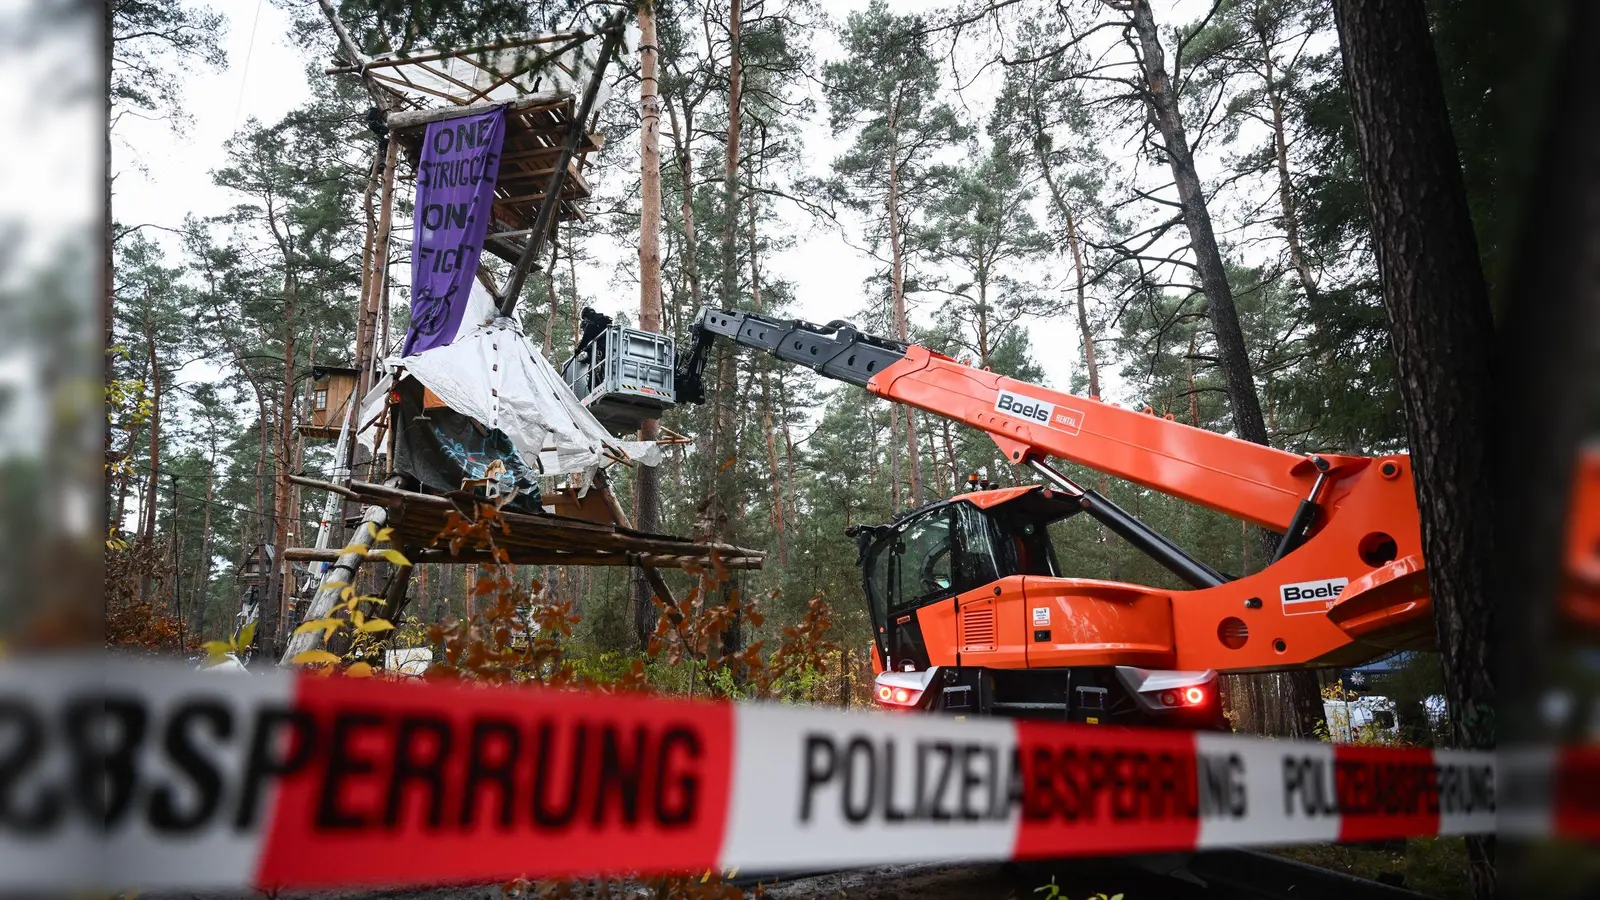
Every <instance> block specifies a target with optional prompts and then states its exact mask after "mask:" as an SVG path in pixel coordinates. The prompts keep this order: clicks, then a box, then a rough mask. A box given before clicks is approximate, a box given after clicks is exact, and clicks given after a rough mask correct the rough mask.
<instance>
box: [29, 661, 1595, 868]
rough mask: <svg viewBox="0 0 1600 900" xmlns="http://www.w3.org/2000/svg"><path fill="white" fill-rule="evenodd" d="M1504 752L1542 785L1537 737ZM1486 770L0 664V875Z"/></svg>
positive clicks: (865, 721)
mask: <svg viewBox="0 0 1600 900" xmlns="http://www.w3.org/2000/svg"><path fill="white" fill-rule="evenodd" d="M1578 762H1580V763H1584V764H1585V765H1587V768H1586V769H1585V770H1584V771H1586V772H1588V773H1589V775H1590V776H1591V777H1590V778H1589V779H1588V780H1587V781H1584V780H1582V779H1578V782H1581V784H1584V785H1588V786H1590V789H1589V790H1588V791H1587V793H1586V794H1584V793H1583V792H1582V791H1581V790H1580V791H1579V794H1580V796H1581V798H1582V800H1583V801H1584V802H1586V803H1587V805H1586V806H1585V805H1583V803H1579V811H1578V813H1575V814H1571V815H1567V816H1566V818H1565V819H1563V817H1562V815H1561V814H1560V812H1559V810H1557V812H1555V813H1551V812H1549V811H1545V812H1543V813H1529V814H1525V815H1523V818H1522V819H1520V820H1515V817H1506V816H1505V814H1504V813H1502V821H1501V826H1502V828H1505V827H1507V826H1508V825H1509V826H1511V827H1513V828H1515V829H1516V830H1519V831H1521V832H1524V833H1541V832H1549V831H1551V830H1553V829H1559V830H1563V831H1567V832H1569V833H1589V834H1594V833H1595V832H1596V830H1597V829H1596V828H1595V822H1596V819H1595V817H1594V815H1593V810H1594V809H1595V808H1596V803H1595V802H1594V800H1595V792H1594V791H1593V789H1592V786H1593V785H1594V783H1595V782H1594V779H1593V777H1592V775H1593V772H1594V771H1595V768H1596V767H1595V762H1596V760H1595V757H1594V756H1593V755H1589V756H1587V757H1584V758H1583V759H1580V760H1578ZM1512 768H1513V769H1514V770H1515V771H1516V772H1517V773H1518V777H1520V778H1523V779H1525V780H1527V781H1528V782H1529V783H1530V784H1532V783H1533V782H1538V783H1539V784H1540V785H1545V786H1546V787H1545V788H1544V793H1545V794H1547V795H1548V794H1550V793H1551V790H1550V789H1549V788H1548V785H1549V784H1551V783H1552V782H1551V781H1550V778H1551V772H1552V771H1553V770H1557V769H1560V768H1561V764H1560V761H1559V760H1554V759H1550V758H1535V757H1526V758H1524V759H1522V760H1520V761H1518V762H1516V764H1515V765H1513V766H1512ZM1578 782H1574V783H1578ZM1528 790H1530V791H1532V792H1533V793H1534V794H1537V793H1538V790H1539V789H1538V788H1537V786H1535V787H1531V788H1528ZM1496 792H1497V785H1496V759H1495V757H1494V755H1492V754H1488V753H1470V752H1458V751H1445V750H1438V751H1433V750H1417V749H1385V748H1370V747H1351V746H1334V745H1329V744H1320V743H1310V742H1290V741H1272V740H1263V739H1257V738H1247V737H1237V736H1232V735H1222V734H1210V733H1202V734H1195V733H1187V732H1177V733H1174V732H1156V731H1144V730H1128V729H1116V728H1097V727H1093V726H1070V725H1053V724H1044V723H1033V722H1008V721H1001V720H982V721H959V720H955V719H949V718H942V717H932V716H920V717H918V716H906V715H887V714H872V713H844V712H834V711H825V710H820V709H808V708H796V707H786V706H771V705H761V704H752V705H731V704H720V703H686V702H681V701H674V700H665V699H657V698H647V697H639V696H614V695H598V694H589V693H577V692H563V691H550V690H535V689H525V688H508V687H494V688H481V687H457V686H442V685H422V684H398V683H387V682H372V681H362V680H355V679H345V678H325V677H316V676H311V675H305V674H293V673H288V672H284V673H277V674H271V675H265V676H231V675H222V674H213V673H197V672H193V671H189V670H186V669H180V668H174V667H171V666H167V665H160V664H150V663H142V662H136V661H129V660H120V661H109V662H97V663H93V664H86V663H85V661H84V660H82V659H78V660H70V661H69V660H57V661H34V662H29V663H26V664H12V665H9V666H3V667H0V888H30V887H56V888H59V887H73V886H78V887H141V888H186V889H206V888H228V887H263V888H265V887H293V888H307V887H328V886H337V885H378V884H386V885H398V884H408V883H440V882H483V881H494V880H506V879H510V878H514V877H518V876H526V877H530V878H553V877H564V876H584V875H600V874H626V873H657V872H682V871H703V870H706V869H721V870H729V869H736V868H737V869H743V870H746V871H751V870H778V869H792V868H803V867H808V866H810V867H819V868H820V867H838V866H849V865H867V864H884V863H895V862H913V861H941V860H1006V859H1027V858H1042V857H1057V856H1067V855H1090V854H1114V853H1134V852H1151V851H1182V850H1191V849H1196V848H1204V847H1216V846H1240V845H1264V844H1288V843H1295V842H1306V841H1355V840H1369V839H1376V838H1388V837H1405V836H1412V835H1435V834H1466V833H1474V832H1490V831H1493V830H1495V827H1496V813H1495V801H1496ZM1559 805H1560V804H1557V806H1559ZM1585 809H1586V810H1588V813H1587V814H1583V810H1585ZM1586 828H1587V831H1586Z"/></svg>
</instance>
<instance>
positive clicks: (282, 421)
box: [256, 254, 299, 661]
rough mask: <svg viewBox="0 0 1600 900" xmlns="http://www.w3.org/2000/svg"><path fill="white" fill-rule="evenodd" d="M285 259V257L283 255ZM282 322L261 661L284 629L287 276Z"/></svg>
mask: <svg viewBox="0 0 1600 900" xmlns="http://www.w3.org/2000/svg"><path fill="white" fill-rule="evenodd" d="M285 256H286V257H287V254H285ZM284 294H285V295H286V296H285V300H284V317H283V318H284V322H283V384H282V386H281V388H282V390H281V393H280V394H279V407H278V422H277V442H276V447H275V448H274V455H275V457H276V458H275V459H274V460H273V490H272V571H271V575H270V576H269V578H268V580H267V594H266V597H265V599H264V600H263V601H262V603H261V626H260V628H259V629H257V632H256V633H257V635H258V637H259V640H260V641H261V648H262V649H263V650H264V651H267V652H265V653H263V655H262V658H263V659H264V660H269V661H270V660H273V659H276V658H277V657H278V656H279V653H278V648H279V647H281V646H282V643H281V642H282V638H283V635H281V634H280V633H279V632H281V631H282V630H283V629H284V626H285V624H286V623H285V621H284V618H285V617H284V596H285V593H286V592H285V591H284V584H285V582H286V581H287V580H288V571H289V564H288V563H286V562H284V560H283V551H284V547H285V546H286V545H287V544H288V540H289V517H290V514H291V513H290V509H289V495H290V493H291V491H290V487H291V485H290V483H289V475H290V468H291V459H292V457H291V453H292V452H293V448H292V445H291V441H292V437H293V434H294V381H295V379H294V364H295V335H294V317H295V308H296V305H297V304H296V302H295V298H296V297H297V296H298V294H299V283H298V280H297V279H296V278H295V277H294V275H293V274H292V273H291V274H290V275H289V276H288V277H286V278H285V279H284Z"/></svg>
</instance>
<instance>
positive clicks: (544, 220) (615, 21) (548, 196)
mask: <svg viewBox="0 0 1600 900" xmlns="http://www.w3.org/2000/svg"><path fill="white" fill-rule="evenodd" d="M622 22H623V18H622V14H621V13H617V14H616V15H613V16H612V17H611V18H610V19H609V20H608V21H607V22H606V27H605V34H606V39H605V43H604V44H602V45H601V47H600V57H599V59H598V60H596V62H595V67H594V72H592V73H591V74H590V75H589V83H588V85H586V86H585V87H584V89H583V102H582V103H580V104H579V105H578V111H577V113H576V114H575V115H574V116H573V118H572V124H571V125H570V126H569V128H570V132H569V134H568V135H567V140H566V143H564V144H563V145H562V147H561V155H560V156H557V157H556V164H555V171H554V172H552V173H550V183H549V184H548V185H547V186H546V187H545V190H544V202H543V203H542V204H540V206H539V214H538V216H537V217H536V218H535V219H534V221H533V234H532V235H530V236H529V237H528V243H527V245H526V246H525V247H523V248H522V257H521V258H520V259H518V260H517V264H516V265H515V266H513V267H512V269H511V276H510V277H509V278H507V279H506V290H505V294H504V295H503V296H501V297H499V298H497V299H498V304H497V305H498V306H499V308H500V314H501V315H503V316H509V315H511V313H512V311H513V310H515V309H516V306H517V297H518V296H519V295H520V294H521V293H522V285H523V284H524V283H525V282H526V281H527V279H528V271H529V270H530V269H532V268H533V263H534V261H535V260H536V259H538V258H539V256H540V254H541V253H542V252H543V250H544V241H545V236H546V235H548V234H549V233H550V226H552V225H554V224H555V219H556V212H557V210H559V209H560V207H561V193H562V191H561V186H562V182H563V181H564V180H565V179H566V177H567V164H568V163H569V162H571V161H572V157H573V155H574V153H576V151H577V145H578V142H579V141H580V140H581V139H582V137H583V135H584V132H585V131H587V130H588V129H586V128H585V127H584V123H585V121H586V120H587V119H588V118H589V113H590V111H591V110H593V109H594V104H595V100H596V99H597V98H598V97H599V94H600V82H601V81H602V80H604V78H605V73H606V66H607V65H608V64H609V63H610V61H611V56H612V54H613V53H615V52H616V49H617V47H618V45H620V44H621V43H622Z"/></svg>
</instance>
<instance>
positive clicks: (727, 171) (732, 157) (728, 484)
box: [711, 0, 744, 656]
mask: <svg viewBox="0 0 1600 900" xmlns="http://www.w3.org/2000/svg"><path fill="white" fill-rule="evenodd" d="M742 3H743V0H731V2H730V3H729V4H728V54H729V58H728V146H727V157H726V161H725V162H724V163H723V170H722V193H723V206H722V209H723V214H724V215H725V217H726V221H725V222H724V223H723V232H722V299H723V302H724V303H725V304H727V305H726V307H725V308H726V309H737V308H739V306H740V305H741V304H739V303H738V301H737V300H736V294H737V293H738V286H739V267H738V255H737V254H738V248H737V244H736V242H735V236H736V235H737V233H738V229H739V129H740V126H741V121H742V118H743V110H742V109H741V106H742V103H743V91H744V86H743V79H744V61H743V59H742V56H741V54H742V52H743V51H742V47H741V46H740V17H741V14H742V10H741V6H742ZM717 374H718V378H717V381H718V388H719V390H718V394H719V396H718V398H717V403H716V415H717V429H716V431H717V434H718V435H719V437H720V439H721V441H722V442H724V443H725V444H726V450H722V449H721V447H720V446H719V451H720V452H719V454H718V455H719V456H725V457H726V459H725V460H723V461H721V462H717V463H716V466H717V468H716V472H715V475H714V478H715V480H716V488H715V490H714V493H713V495H712V496H713V513H712V520H711V521H712V528H713V532H712V533H713V534H714V535H715V536H716V537H715V539H716V540H726V538H727V537H728V529H729V525H730V523H731V521H732V516H733V510H734V509H735V506H736V504H735V498H734V492H735V491H736V490H737V488H736V482H737V478H736V476H735V473H734V471H733V469H734V462H735V461H736V460H737V459H738V454H739V434H738V429H737V423H736V421H735V417H734V406H733V405H734V401H735V399H736V396H735V390H736V388H737V385H736V384H735V381H736V378H737V376H736V373H735V368H734V358H733V355H732V354H731V353H724V354H723V355H722V359H721V360H720V361H719V363H718V366H717ZM720 594H721V596H722V601H723V603H725V604H727V605H730V606H731V605H733V604H734V603H735V602H736V599H737V598H736V593H735V591H734V590H733V582H732V581H731V580H729V581H724V582H723V583H722V585H721V590H720ZM743 625H744V622H743V616H740V615H738V614H737V613H735V614H734V615H733V616H732V618H731V619H730V621H729V623H728V628H727V630H726V631H725V632H723V634H722V651H723V654H724V655H727V656H732V655H733V654H735V653H738V652H739V651H740V650H741V649H743V647H744V634H743V632H744V628H743Z"/></svg>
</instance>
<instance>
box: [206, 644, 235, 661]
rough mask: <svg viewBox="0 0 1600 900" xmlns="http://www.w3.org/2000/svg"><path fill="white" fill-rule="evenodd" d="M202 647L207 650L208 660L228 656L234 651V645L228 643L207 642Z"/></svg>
mask: <svg viewBox="0 0 1600 900" xmlns="http://www.w3.org/2000/svg"><path fill="white" fill-rule="evenodd" d="M200 646H202V647H204V648H205V651H206V658H207V659H212V660H215V659H220V658H222V657H224V656H227V655H228V654H229V653H230V652H231V651H232V650H233V645H232V644H230V643H228V642H227V641H206V642H205V643H204V644H201V645H200Z"/></svg>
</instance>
